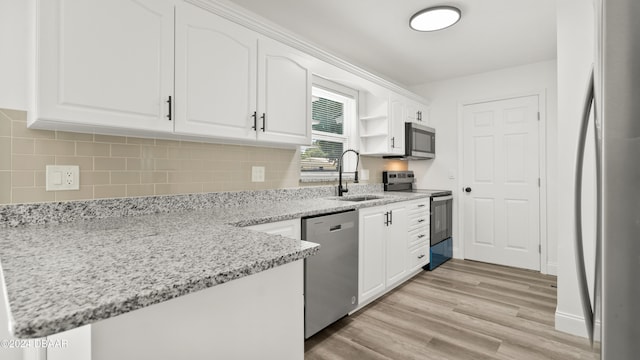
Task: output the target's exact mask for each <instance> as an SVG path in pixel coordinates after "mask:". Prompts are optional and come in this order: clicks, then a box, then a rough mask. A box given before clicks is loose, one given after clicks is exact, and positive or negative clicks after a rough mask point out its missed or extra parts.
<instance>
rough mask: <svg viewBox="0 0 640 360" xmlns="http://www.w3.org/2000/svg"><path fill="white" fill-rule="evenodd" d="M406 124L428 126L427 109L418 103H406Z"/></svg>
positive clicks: (409, 101)
mask: <svg viewBox="0 0 640 360" xmlns="http://www.w3.org/2000/svg"><path fill="white" fill-rule="evenodd" d="M407 122H416V123H419V124H420V123H421V124H424V125H428V124H429V108H428V107H427V106H426V105H424V104H421V103H419V102H415V101H411V100H408V101H407Z"/></svg>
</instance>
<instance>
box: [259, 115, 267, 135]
mask: <svg viewBox="0 0 640 360" xmlns="http://www.w3.org/2000/svg"><path fill="white" fill-rule="evenodd" d="M260 119H262V127H261V128H260V130H262V132H265V130H264V128H265V125H266V122H267V114H265V113H262V116H260Z"/></svg>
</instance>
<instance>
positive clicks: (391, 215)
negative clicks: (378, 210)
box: [389, 210, 393, 225]
mask: <svg viewBox="0 0 640 360" xmlns="http://www.w3.org/2000/svg"><path fill="white" fill-rule="evenodd" d="M389 225H393V210H391V211H389Z"/></svg>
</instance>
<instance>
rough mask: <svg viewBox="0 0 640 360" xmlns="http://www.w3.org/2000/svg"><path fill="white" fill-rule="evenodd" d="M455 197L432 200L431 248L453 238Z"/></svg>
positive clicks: (433, 198)
mask: <svg viewBox="0 0 640 360" xmlns="http://www.w3.org/2000/svg"><path fill="white" fill-rule="evenodd" d="M452 216H453V196H451V195H448V196H435V197H432V198H431V246H433V245H435V244H437V243H439V242H441V241H443V240H446V239H448V238H450V237H451V233H452V228H453V219H452Z"/></svg>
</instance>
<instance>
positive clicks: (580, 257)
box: [574, 68, 598, 345]
mask: <svg viewBox="0 0 640 360" xmlns="http://www.w3.org/2000/svg"><path fill="white" fill-rule="evenodd" d="M593 100H594V88H593V68H592V69H591V75H590V76H589V85H588V87H587V93H586V97H585V101H584V106H583V109H582V121H581V124H580V135H579V138H578V152H577V155H576V173H575V194H574V196H575V199H574V205H575V207H574V213H575V227H576V228H575V230H576V237H575V245H576V270H577V273H578V290H579V292H580V300H581V302H582V312H583V314H584V322H585V324H586V326H587V334H588V335H589V341H590V342H591V344H592V345H593V332H594V329H593V310H592V308H591V297H590V296H589V287H588V285H587V273H586V268H585V262H584V249H583V238H582V170H583V167H584V166H583V165H584V152H585V142H586V138H587V128H588V127H589V114H590V113H591V109H592V104H593ZM596 136H597V135H596ZM596 166H597V167H598V165H596Z"/></svg>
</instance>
